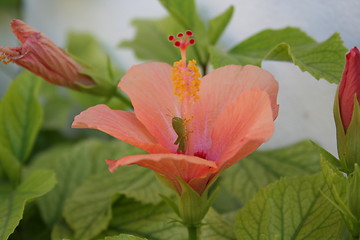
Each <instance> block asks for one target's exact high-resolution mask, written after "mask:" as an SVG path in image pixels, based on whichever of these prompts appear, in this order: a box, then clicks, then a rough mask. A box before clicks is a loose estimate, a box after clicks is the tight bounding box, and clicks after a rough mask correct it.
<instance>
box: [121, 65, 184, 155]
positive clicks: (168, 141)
mask: <svg viewBox="0 0 360 240" xmlns="http://www.w3.org/2000/svg"><path fill="white" fill-rule="evenodd" d="M170 75H171V66H170V65H168V64H166V63H157V62H150V63H144V64H140V65H136V66H133V67H131V68H130V70H129V71H128V72H127V73H126V74H125V76H124V77H123V78H122V80H121V81H120V84H119V87H120V88H121V89H122V90H123V91H124V92H125V93H126V94H127V95H128V96H129V97H130V99H131V101H132V104H133V106H134V110H135V113H136V117H137V118H138V119H139V120H140V121H141V122H142V123H143V124H144V125H145V127H146V128H147V129H148V131H149V132H150V133H151V134H152V135H153V136H154V137H155V138H156V140H157V141H158V142H159V143H160V144H161V145H163V146H164V147H166V148H168V149H169V150H170V151H172V152H175V151H176V148H177V146H176V145H174V141H175V140H176V137H177V136H176V134H175V131H174V129H173V128H172V125H171V119H172V118H173V117H174V116H180V110H179V109H180V103H179V101H178V99H177V97H176V96H175V95H174V94H173V86H172V82H171V78H170Z"/></svg>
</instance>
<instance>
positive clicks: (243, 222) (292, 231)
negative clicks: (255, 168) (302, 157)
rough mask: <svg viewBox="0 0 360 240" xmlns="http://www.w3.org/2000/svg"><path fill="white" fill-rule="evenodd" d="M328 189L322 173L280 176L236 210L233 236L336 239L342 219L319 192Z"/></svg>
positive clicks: (263, 238) (245, 237)
mask: <svg viewBox="0 0 360 240" xmlns="http://www.w3.org/2000/svg"><path fill="white" fill-rule="evenodd" d="M328 191H329V189H328V187H327V184H326V183H325V181H324V179H323V176H322V174H317V175H314V176H306V177H297V178H283V179H281V180H280V181H278V182H276V183H274V184H272V185H270V186H268V187H267V188H265V189H262V190H261V191H260V192H259V193H258V194H257V195H256V196H255V198H254V199H252V200H251V201H249V202H248V203H247V205H246V206H245V207H244V208H243V209H241V210H240V211H239V213H238V215H237V217H236V222H235V232H236V236H237V239H238V240H242V239H254V240H256V239H259V240H260V239H261V240H265V239H269V240H273V239H274V240H275V239H294V240H295V239H296V240H300V239H304V240H305V239H317V240H322V239H324V240H325V239H326V240H327V239H339V238H340V236H341V231H342V221H341V218H340V215H339V213H338V211H337V209H336V208H335V207H334V206H333V205H332V204H331V203H330V202H329V201H328V199H326V198H325V197H324V196H323V194H324V193H325V194H326V193H327V192H328Z"/></svg>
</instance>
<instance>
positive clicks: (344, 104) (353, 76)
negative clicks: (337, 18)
mask: <svg viewBox="0 0 360 240" xmlns="http://www.w3.org/2000/svg"><path fill="white" fill-rule="evenodd" d="M355 94H356V97H357V99H358V101H359V100H360V52H359V50H358V49H357V48H356V47H354V48H353V49H351V50H350V52H349V53H348V54H347V55H346V66H345V70H344V73H343V76H342V79H341V82H340V85H339V95H338V96H339V107H340V115H341V121H342V124H343V126H344V130H345V132H346V131H347V129H348V127H349V125H350V122H351V119H352V114H353V109H354V95H355Z"/></svg>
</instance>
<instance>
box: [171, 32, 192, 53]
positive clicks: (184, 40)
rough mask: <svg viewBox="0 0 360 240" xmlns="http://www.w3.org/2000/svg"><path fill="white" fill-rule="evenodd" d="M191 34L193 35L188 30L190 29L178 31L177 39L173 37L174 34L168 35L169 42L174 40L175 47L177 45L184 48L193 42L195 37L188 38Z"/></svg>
mask: <svg viewBox="0 0 360 240" xmlns="http://www.w3.org/2000/svg"><path fill="white" fill-rule="evenodd" d="M192 35H193V32H192V31H190V30H187V31H186V32H185V34H184V33H178V34H177V35H176V36H177V39H176V38H175V37H174V35H170V36H169V37H168V40H169V41H170V42H174V46H175V47H179V48H180V49H181V50H186V48H187V47H188V46H189V45H193V44H195V39H193V38H190V37H191V36H192Z"/></svg>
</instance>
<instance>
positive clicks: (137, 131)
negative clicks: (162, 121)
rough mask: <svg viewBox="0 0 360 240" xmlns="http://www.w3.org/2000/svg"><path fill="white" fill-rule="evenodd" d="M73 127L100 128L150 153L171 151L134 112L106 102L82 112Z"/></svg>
mask: <svg viewBox="0 0 360 240" xmlns="http://www.w3.org/2000/svg"><path fill="white" fill-rule="evenodd" d="M71 127H72V128H92V129H98V130H100V131H103V132H105V133H107V134H109V135H111V136H113V137H115V138H118V139H120V140H122V141H124V142H127V143H129V144H131V145H133V146H135V147H138V148H141V149H143V150H145V151H147V152H150V153H167V152H169V150H167V149H166V148H164V147H163V146H161V145H160V144H159V143H158V142H157V141H156V139H155V138H154V137H153V136H151V134H150V133H149V132H148V131H147V129H146V128H145V127H144V125H143V124H142V123H141V122H140V121H139V120H138V119H137V118H136V116H135V114H134V113H131V112H126V111H120V110H112V109H110V108H109V107H108V106H106V105H104V104H100V105H96V106H94V107H90V108H88V109H87V110H85V111H83V112H81V113H80V114H79V115H77V116H76V117H75V119H74V122H73V124H72V126H71Z"/></svg>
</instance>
